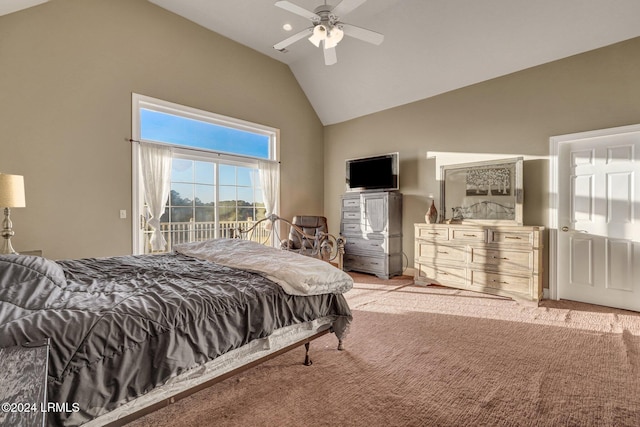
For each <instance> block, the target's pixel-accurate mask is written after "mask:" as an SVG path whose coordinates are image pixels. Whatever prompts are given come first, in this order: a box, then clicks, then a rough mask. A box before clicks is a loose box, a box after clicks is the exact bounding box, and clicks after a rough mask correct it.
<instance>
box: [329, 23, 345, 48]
mask: <svg viewBox="0 0 640 427" xmlns="http://www.w3.org/2000/svg"><path fill="white" fill-rule="evenodd" d="M343 37H344V32H343V31H342V30H341V29H340V28H339V27H337V26H333V27H331V29H330V30H329V31H328V32H327V38H326V39H325V41H324V48H325V49H331V48H332V47H336V46H337V45H338V43H340V40H342V38H343Z"/></svg>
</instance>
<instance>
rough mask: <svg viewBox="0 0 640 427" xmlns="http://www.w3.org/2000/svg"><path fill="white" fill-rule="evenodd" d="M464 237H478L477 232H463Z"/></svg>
mask: <svg viewBox="0 0 640 427" xmlns="http://www.w3.org/2000/svg"><path fill="white" fill-rule="evenodd" d="M463 236H464V237H478V236H476V235H475V234H463Z"/></svg>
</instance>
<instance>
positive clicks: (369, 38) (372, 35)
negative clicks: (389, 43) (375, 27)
mask: <svg viewBox="0 0 640 427" xmlns="http://www.w3.org/2000/svg"><path fill="white" fill-rule="evenodd" d="M340 25H341V26H342V31H344V33H345V34H346V35H348V36H351V37H355V38H356V39H360V40H362V41H365V42H367V43H372V44H375V45H379V44H381V43H382V41H383V40H384V35H383V34H380V33H376V32H375V31H371V30H367V29H365V28H360V27H356V26H355V25H351V24H344V23H341V24H340Z"/></svg>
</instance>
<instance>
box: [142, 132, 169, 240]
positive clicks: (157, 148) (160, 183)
mask: <svg viewBox="0 0 640 427" xmlns="http://www.w3.org/2000/svg"><path fill="white" fill-rule="evenodd" d="M171 160H172V154H171V148H168V147H164V146H161V145H156V144H149V143H146V142H141V143H140V170H141V171H142V185H143V187H144V199H145V201H146V202H147V206H149V211H150V213H151V219H149V221H148V224H149V226H150V227H151V228H152V229H153V233H152V234H151V240H150V243H151V250H152V251H162V250H165V248H166V246H167V241H166V240H165V239H164V236H163V235H162V233H161V231H160V217H161V216H162V214H163V213H164V209H165V207H166V205H167V199H168V197H169V190H170V189H171Z"/></svg>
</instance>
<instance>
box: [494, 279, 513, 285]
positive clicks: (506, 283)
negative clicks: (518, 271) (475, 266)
mask: <svg viewBox="0 0 640 427" xmlns="http://www.w3.org/2000/svg"><path fill="white" fill-rule="evenodd" d="M491 281H492V282H493V283H502V284H503V285H508V284H509V282H505V281H500V280H496V279H491Z"/></svg>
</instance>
